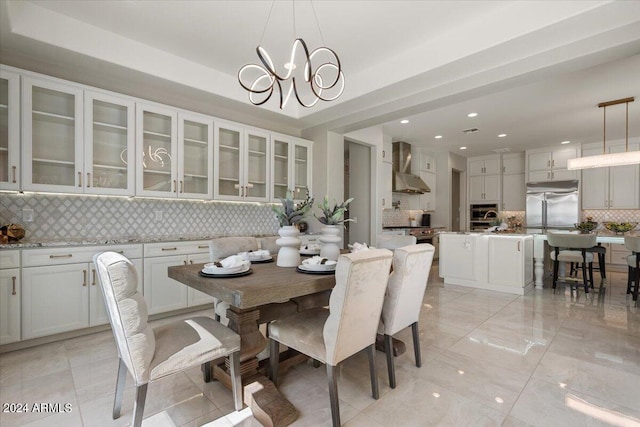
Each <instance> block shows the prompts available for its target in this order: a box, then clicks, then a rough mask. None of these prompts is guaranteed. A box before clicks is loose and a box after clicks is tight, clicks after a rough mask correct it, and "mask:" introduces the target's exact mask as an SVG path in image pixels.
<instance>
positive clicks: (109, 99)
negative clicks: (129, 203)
mask: <svg viewBox="0 0 640 427" xmlns="http://www.w3.org/2000/svg"><path fill="white" fill-rule="evenodd" d="M84 117H85V126H84V140H85V143H84V178H85V179H84V182H83V184H84V186H85V191H84V192H85V193H92V194H117V195H127V196H133V195H134V193H135V178H136V177H135V173H134V170H135V168H134V165H135V161H134V158H135V135H134V131H133V129H134V122H135V106H134V102H133V101H129V100H124V99H122V98H117V97H114V96H110V95H105V94H101V93H94V92H89V91H87V92H85V94H84Z"/></svg>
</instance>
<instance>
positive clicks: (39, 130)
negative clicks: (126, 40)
mask: <svg viewBox="0 0 640 427" xmlns="http://www.w3.org/2000/svg"><path fill="white" fill-rule="evenodd" d="M22 136H23V145H24V147H23V148H24V150H23V156H22V163H23V167H22V169H23V179H24V182H23V188H24V189H25V190H33V191H59V192H66V193H83V192H84V175H83V138H82V89H80V88H78V87H75V86H72V85H66V84H61V83H56V82H49V81H45V80H39V79H34V78H30V77H23V79H22Z"/></svg>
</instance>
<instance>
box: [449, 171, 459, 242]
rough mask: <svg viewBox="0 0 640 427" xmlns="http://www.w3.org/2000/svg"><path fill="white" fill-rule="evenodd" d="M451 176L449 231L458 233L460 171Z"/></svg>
mask: <svg viewBox="0 0 640 427" xmlns="http://www.w3.org/2000/svg"><path fill="white" fill-rule="evenodd" d="M451 175H452V176H451V231H460V171H457V170H452V171H451Z"/></svg>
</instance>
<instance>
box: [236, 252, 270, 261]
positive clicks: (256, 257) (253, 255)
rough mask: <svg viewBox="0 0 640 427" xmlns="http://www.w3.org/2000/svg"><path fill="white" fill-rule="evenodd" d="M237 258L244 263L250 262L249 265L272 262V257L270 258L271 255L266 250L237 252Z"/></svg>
mask: <svg viewBox="0 0 640 427" xmlns="http://www.w3.org/2000/svg"><path fill="white" fill-rule="evenodd" d="M238 256H239V257H240V258H242V259H243V260H245V261H250V262H251V264H266V263H269V262H273V256H271V253H270V252H269V251H268V250H266V249H260V250H256V251H247V252H238Z"/></svg>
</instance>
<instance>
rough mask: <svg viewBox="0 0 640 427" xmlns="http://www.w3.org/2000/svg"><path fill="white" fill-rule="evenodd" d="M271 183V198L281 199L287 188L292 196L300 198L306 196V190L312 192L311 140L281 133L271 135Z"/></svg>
mask: <svg viewBox="0 0 640 427" xmlns="http://www.w3.org/2000/svg"><path fill="white" fill-rule="evenodd" d="M272 138H273V154H272V156H271V158H272V160H273V161H272V167H271V171H272V181H271V182H272V183H273V199H274V200H276V199H283V198H285V196H286V192H287V190H290V191H291V192H292V193H293V198H294V199H296V200H301V199H304V198H305V197H306V193H305V192H306V190H307V189H308V190H309V193H311V194H313V192H312V188H311V173H312V167H311V162H312V148H313V147H312V142H311V141H304V140H299V139H296V138H292V137H287V136H283V135H273V136H272Z"/></svg>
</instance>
